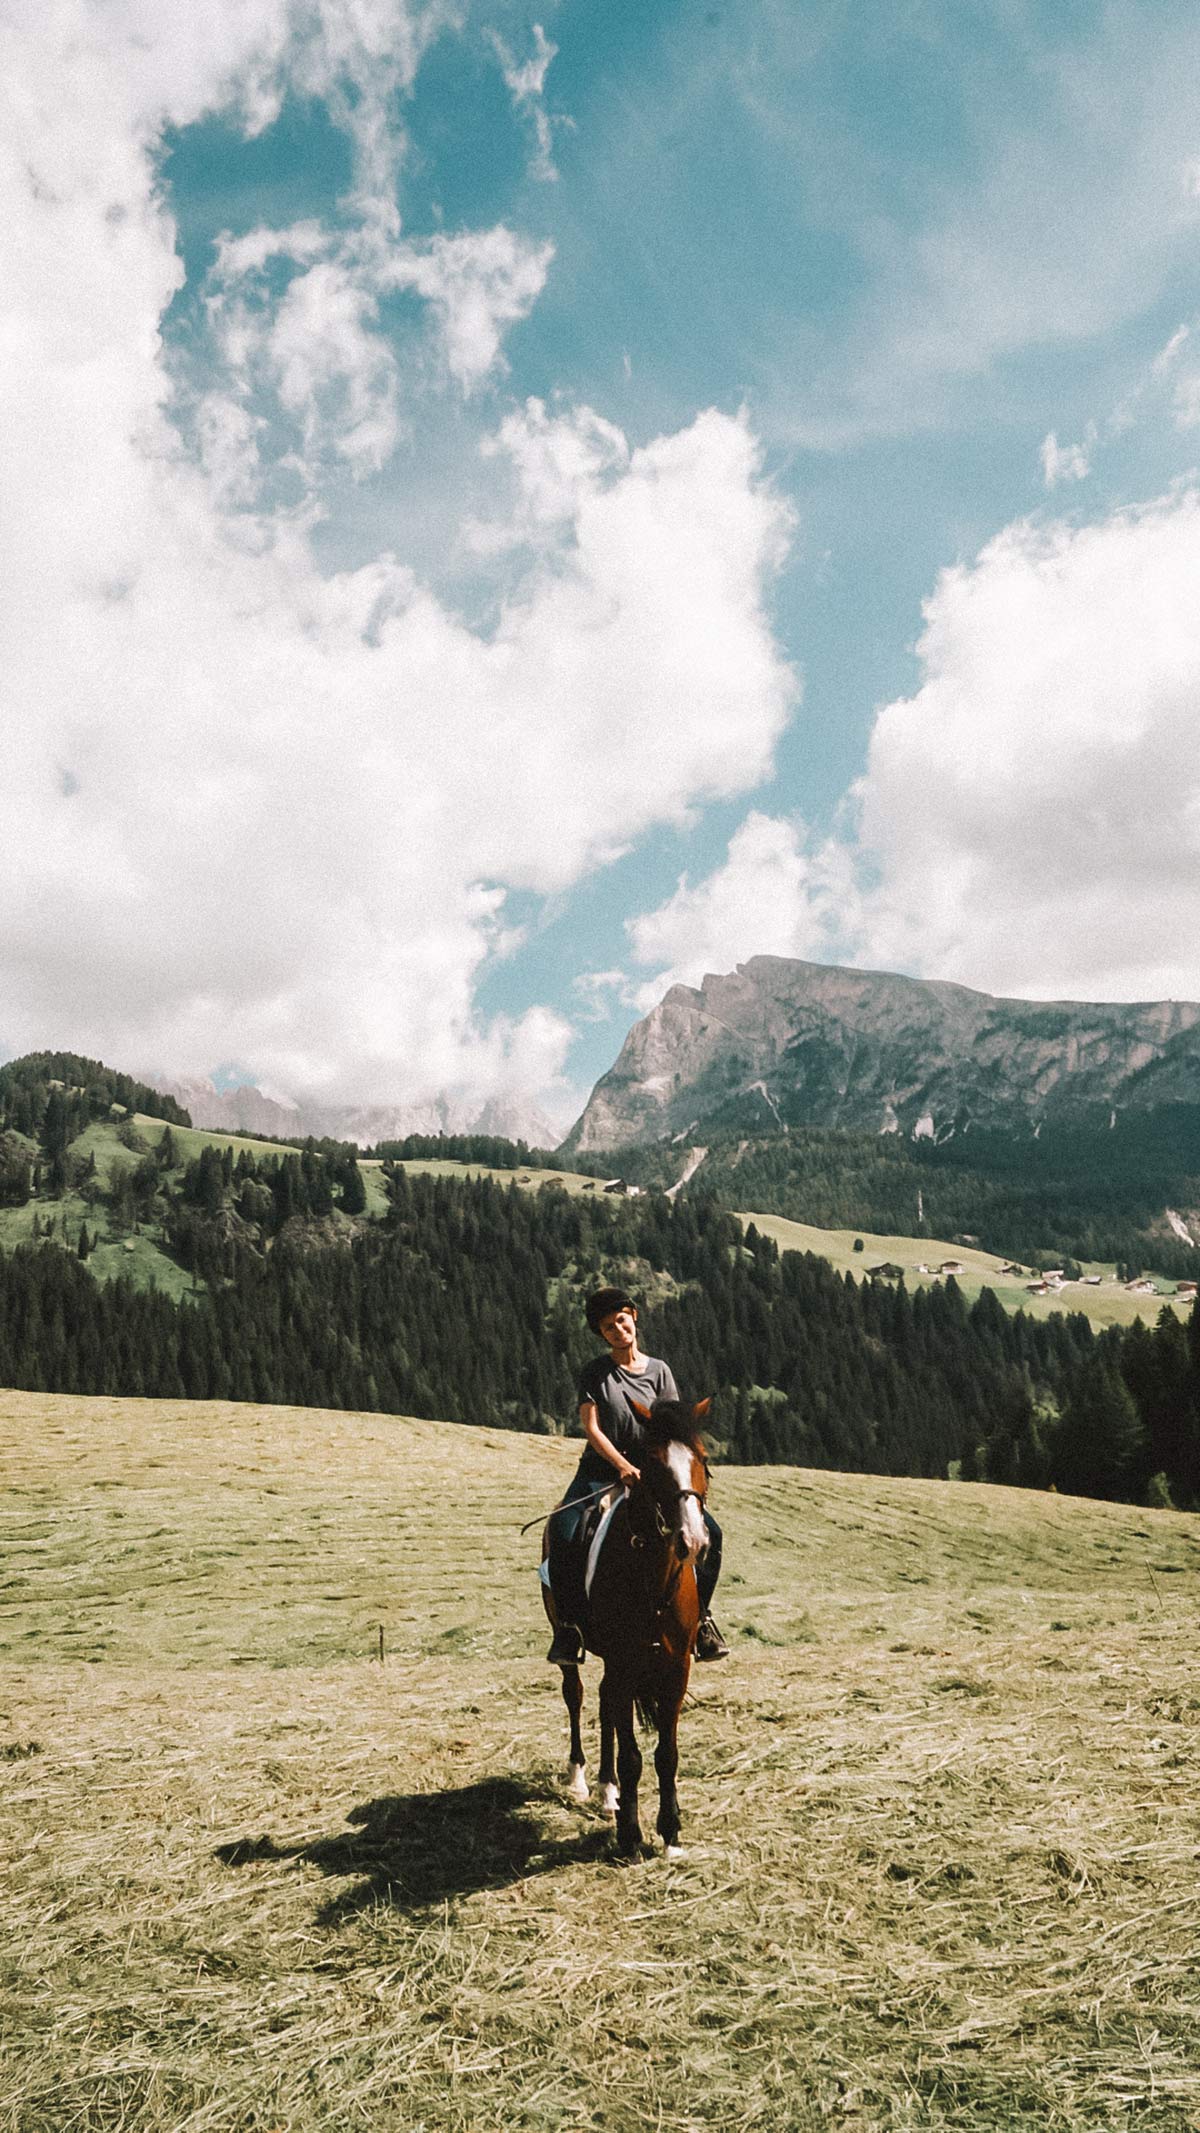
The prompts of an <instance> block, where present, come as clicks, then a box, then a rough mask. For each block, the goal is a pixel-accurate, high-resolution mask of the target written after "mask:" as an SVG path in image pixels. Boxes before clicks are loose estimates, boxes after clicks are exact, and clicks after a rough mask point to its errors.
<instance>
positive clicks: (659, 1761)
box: [654, 1693, 683, 1859]
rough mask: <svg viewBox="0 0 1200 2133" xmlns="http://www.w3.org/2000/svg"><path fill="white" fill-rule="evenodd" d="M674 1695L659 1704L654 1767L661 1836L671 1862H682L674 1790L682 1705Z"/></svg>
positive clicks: (676, 1794)
mask: <svg viewBox="0 0 1200 2133" xmlns="http://www.w3.org/2000/svg"><path fill="white" fill-rule="evenodd" d="M680 1700H681V1699H677V1698H676V1697H675V1696H674V1695H673V1694H671V1693H668V1694H667V1695H666V1696H663V1697H660V1699H659V1705H658V1746H657V1748H656V1749H655V1751H654V1767H655V1770H656V1771H657V1772H658V1822H657V1824H656V1827H657V1830H658V1834H659V1836H660V1837H661V1838H662V1840H663V1843H664V1844H665V1846H666V1848H667V1857H668V1859H681V1858H682V1857H683V1851H682V1848H681V1846H680V1843H679V1795H678V1793H677V1792H676V1790H675V1776H676V1772H677V1771H678V1769H679V1703H680Z"/></svg>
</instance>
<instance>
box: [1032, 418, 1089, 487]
mask: <svg viewBox="0 0 1200 2133" xmlns="http://www.w3.org/2000/svg"><path fill="white" fill-rule="evenodd" d="M1095 443H1096V428H1095V424H1094V423H1091V422H1089V424H1088V427H1087V435H1086V437H1085V438H1084V441H1083V443H1082V444H1063V445H1060V443H1059V441H1058V439H1057V437H1056V436H1055V434H1054V431H1053V430H1051V432H1050V434H1049V436H1048V437H1044V438H1043V439H1042V451H1041V460H1042V478H1043V480H1044V481H1045V484H1046V487H1047V488H1048V489H1057V487H1058V485H1059V483H1060V482H1063V481H1085V480H1086V479H1087V476H1088V475H1089V474H1090V473H1091V471H1092V452H1093V450H1094V448H1095Z"/></svg>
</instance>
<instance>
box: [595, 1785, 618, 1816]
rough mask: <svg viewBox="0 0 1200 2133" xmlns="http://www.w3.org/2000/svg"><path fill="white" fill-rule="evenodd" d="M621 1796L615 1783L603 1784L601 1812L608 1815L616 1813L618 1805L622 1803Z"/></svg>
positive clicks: (601, 1788)
mask: <svg viewBox="0 0 1200 2133" xmlns="http://www.w3.org/2000/svg"><path fill="white" fill-rule="evenodd" d="M620 1798H621V1795H620V1793H619V1792H618V1791H617V1788H616V1786H615V1785H602V1786H601V1787H600V1811H601V1813H602V1814H606V1815H615V1813H616V1811H617V1807H618V1805H619V1804H620Z"/></svg>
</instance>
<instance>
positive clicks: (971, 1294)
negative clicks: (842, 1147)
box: [738, 1214, 1193, 1326]
mask: <svg viewBox="0 0 1200 2133" xmlns="http://www.w3.org/2000/svg"><path fill="white" fill-rule="evenodd" d="M738 1221H739V1222H747V1223H749V1222H753V1223H754V1225H755V1227H756V1228H757V1229H758V1230H759V1231H760V1232H761V1234H762V1235H763V1236H764V1237H773V1238H774V1240H775V1242H776V1244H777V1245H778V1246H779V1249H780V1251H781V1252H816V1253H818V1254H819V1255H820V1257H821V1258H822V1259H828V1260H829V1261H830V1263H831V1265H833V1266H835V1267H836V1268H837V1270H838V1272H839V1273H840V1274H853V1275H854V1276H855V1278H856V1279H857V1280H860V1281H861V1279H862V1277H863V1275H864V1274H865V1273H866V1271H867V1269H868V1268H869V1267H872V1266H878V1265H879V1264H880V1263H882V1262H888V1263H890V1264H891V1265H893V1266H902V1267H903V1268H904V1279H905V1283H906V1284H907V1286H908V1287H909V1288H928V1287H930V1285H931V1284H932V1282H933V1280H934V1279H935V1276H934V1274H933V1273H925V1274H922V1273H920V1272H918V1268H919V1267H920V1266H921V1265H922V1263H924V1264H925V1265H926V1266H927V1267H931V1268H935V1269H936V1268H937V1267H938V1266H940V1265H941V1263H942V1261H943V1260H946V1259H956V1260H958V1261H959V1262H960V1263H961V1265H962V1269H963V1271H962V1273H961V1274H956V1275H955V1277H954V1278H955V1280H956V1281H957V1283H958V1285H959V1288H960V1289H961V1290H962V1291H963V1294H964V1295H965V1296H967V1297H968V1298H969V1299H970V1300H971V1301H972V1302H974V1300H975V1298H976V1297H977V1296H978V1295H979V1292H980V1290H981V1289H994V1290H995V1292H996V1295H997V1297H998V1299H999V1301H1000V1302H1001V1303H1002V1304H1003V1305H1004V1308H1005V1310H1006V1311H1028V1312H1029V1314H1030V1316H1031V1317H1032V1318H1048V1317H1049V1316H1050V1314H1051V1312H1053V1311H1080V1312H1082V1313H1083V1315H1084V1317H1085V1318H1088V1319H1090V1320H1091V1322H1092V1324H1093V1325H1094V1326H1129V1325H1132V1323H1133V1321H1134V1319H1135V1318H1144V1319H1145V1320H1146V1321H1147V1323H1148V1324H1149V1325H1153V1324H1154V1321H1155V1319H1156V1318H1157V1317H1158V1314H1159V1312H1160V1311H1161V1310H1162V1307H1163V1305H1164V1304H1168V1305H1169V1306H1170V1308H1171V1309H1172V1310H1173V1311H1177V1312H1178V1313H1179V1315H1180V1316H1181V1317H1184V1318H1186V1317H1187V1316H1188V1314H1189V1313H1190V1311H1191V1308H1192V1301H1193V1299H1192V1298H1191V1297H1190V1296H1187V1297H1180V1298H1178V1299H1176V1297H1175V1294H1174V1289H1175V1284H1174V1282H1173V1281H1168V1280H1166V1279H1165V1278H1164V1279H1162V1280H1160V1281H1159V1282H1158V1284H1157V1288H1158V1292H1159V1293H1158V1294H1156V1295H1154V1296H1131V1295H1129V1294H1128V1293H1127V1291H1126V1290H1125V1289H1124V1287H1123V1286H1122V1285H1121V1284H1120V1283H1119V1282H1118V1281H1117V1280H1116V1278H1115V1277H1116V1270H1115V1268H1114V1267H1112V1266H1109V1265H1105V1264H1102V1263H1101V1262H1100V1261H1099V1260H1093V1261H1088V1262H1086V1263H1084V1269H1083V1270H1084V1272H1085V1273H1086V1274H1099V1275H1100V1277H1101V1286H1100V1287H1099V1288H1098V1289H1097V1288H1089V1287H1087V1286H1084V1285H1082V1284H1081V1283H1079V1282H1069V1283H1068V1284H1067V1285H1066V1286H1065V1287H1064V1288H1063V1289H1062V1290H1061V1291H1060V1292H1059V1293H1058V1294H1057V1295H1056V1294H1053V1293H1051V1294H1050V1295H1048V1296H1031V1295H1030V1294H1029V1289H1028V1286H1027V1284H1028V1282H1029V1281H1030V1280H1032V1279H1033V1278H1034V1277H1033V1276H1032V1275H1024V1276H1016V1275H1008V1276H1005V1275H1002V1274H1001V1272H1000V1269H1001V1267H1002V1266H1004V1265H1005V1264H1006V1262H1005V1260H1004V1259H1003V1258H1002V1257H1001V1255H1000V1254H999V1253H997V1252H983V1251H977V1250H975V1249H973V1248H972V1247H971V1246H969V1245H963V1244H950V1243H948V1242H946V1241H945V1240H944V1239H939V1238H937V1237H880V1236H874V1235H872V1233H871V1232H870V1231H869V1230H853V1229H814V1228H813V1227H812V1226H811V1225H810V1224H809V1223H807V1222H791V1221H788V1220H787V1219H786V1218H785V1217H784V1216H783V1215H754V1214H739V1216H738ZM856 1237H861V1238H862V1241H863V1249H862V1251H861V1252H856V1251H855V1249H854V1240H855V1238H856Z"/></svg>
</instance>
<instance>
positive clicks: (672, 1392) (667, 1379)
mask: <svg viewBox="0 0 1200 2133" xmlns="http://www.w3.org/2000/svg"><path fill="white" fill-rule="evenodd" d="M660 1368H661V1370H662V1391H661V1392H660V1393H659V1396H658V1397H659V1399H660V1400H677V1399H678V1398H679V1387H678V1385H677V1384H676V1383H675V1374H674V1372H673V1370H672V1369H671V1366H670V1364H669V1363H663V1364H661V1365H660Z"/></svg>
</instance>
